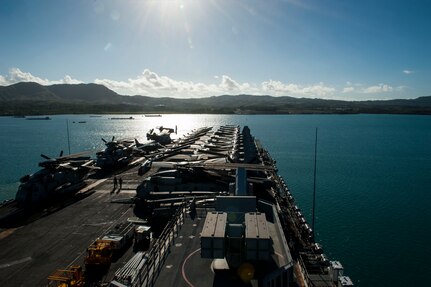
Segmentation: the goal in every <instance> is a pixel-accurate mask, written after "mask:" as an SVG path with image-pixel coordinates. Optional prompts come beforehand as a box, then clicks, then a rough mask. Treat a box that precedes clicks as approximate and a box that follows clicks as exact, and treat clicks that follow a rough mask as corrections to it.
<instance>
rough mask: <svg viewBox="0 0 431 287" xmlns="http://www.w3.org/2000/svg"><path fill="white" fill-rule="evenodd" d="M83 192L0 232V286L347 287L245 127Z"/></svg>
mask: <svg viewBox="0 0 431 287" xmlns="http://www.w3.org/2000/svg"><path fill="white" fill-rule="evenodd" d="M117 179H120V181H119V182H120V183H119V184H117ZM86 184H87V185H86V187H85V188H83V189H81V190H79V191H78V192H77V193H76V194H73V195H71V197H70V198H69V199H65V200H61V201H59V202H57V204H52V205H50V206H44V207H43V209H40V210H38V211H37V212H36V213H33V214H32V215H31V216H30V217H29V218H26V219H25V220H24V219H20V220H18V221H17V222H8V224H7V227H8V228H3V229H2V232H1V233H0V244H1V246H2V248H1V249H0V281H1V282H0V283H2V285H4V286H117V287H124V286H353V284H352V281H351V280H350V278H349V277H347V276H344V274H343V271H344V270H343V266H342V265H341V264H340V262H338V261H330V260H329V259H327V258H326V256H325V255H324V253H323V249H322V247H321V246H320V245H319V244H318V243H316V242H315V239H314V233H313V230H312V229H311V227H310V225H309V224H308V223H307V221H306V219H305V218H304V216H303V215H302V213H301V210H300V209H299V207H298V206H297V205H296V203H295V200H294V198H293V196H292V194H291V193H290V190H289V188H288V186H287V184H286V182H285V181H284V179H283V178H282V177H281V176H279V175H278V174H277V167H276V163H275V160H273V159H272V158H271V156H270V155H269V153H268V152H267V151H266V150H265V149H264V148H263V146H262V145H261V144H260V142H259V141H258V140H256V139H255V138H254V137H253V136H252V135H251V133H250V130H249V128H248V127H244V128H243V129H241V128H240V127H238V126H221V127H218V128H216V129H214V128H206V127H205V128H200V129H197V130H194V131H192V132H191V133H189V134H187V135H185V136H184V137H182V138H180V139H178V140H176V141H173V142H170V143H167V144H164V145H163V146H162V145H161V146H160V147H159V148H157V149H155V150H151V152H146V153H145V155H144V154H142V153H138V154H137V155H135V156H134V157H133V159H132V160H130V161H129V162H128V164H127V166H125V167H124V166H121V167H119V168H118V169H117V170H110V171H109V172H105V173H99V174H98V177H94V176H93V177H89V178H88V179H87V182H86ZM2 227H3V226H2Z"/></svg>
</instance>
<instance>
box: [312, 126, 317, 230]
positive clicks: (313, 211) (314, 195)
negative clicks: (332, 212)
mask: <svg viewBox="0 0 431 287" xmlns="http://www.w3.org/2000/svg"><path fill="white" fill-rule="evenodd" d="M316 163H317V128H316V136H315V140H314V179H313V180H314V184H313V209H312V227H311V228H312V229H313V238H314V230H315V229H316V226H315V224H314V219H315V210H316V166H317V165H316Z"/></svg>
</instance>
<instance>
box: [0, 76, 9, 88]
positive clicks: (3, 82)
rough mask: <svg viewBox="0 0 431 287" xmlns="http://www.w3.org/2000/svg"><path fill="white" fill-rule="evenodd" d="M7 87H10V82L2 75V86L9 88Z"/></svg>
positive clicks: (0, 82) (0, 81)
mask: <svg viewBox="0 0 431 287" xmlns="http://www.w3.org/2000/svg"><path fill="white" fill-rule="evenodd" d="M7 85H9V84H8V81H7V80H6V78H5V77H3V76H2V75H0V86H7Z"/></svg>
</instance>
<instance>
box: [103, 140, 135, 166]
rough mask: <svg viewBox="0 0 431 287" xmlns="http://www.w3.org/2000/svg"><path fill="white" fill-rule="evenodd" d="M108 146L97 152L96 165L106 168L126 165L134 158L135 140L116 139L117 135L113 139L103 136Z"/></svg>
mask: <svg viewBox="0 0 431 287" xmlns="http://www.w3.org/2000/svg"><path fill="white" fill-rule="evenodd" d="M102 141H103V142H104V143H105V145H106V148H105V149H104V150H103V151H99V152H97V153H96V157H97V160H96V166H98V167H100V168H101V169H104V170H109V169H115V168H117V167H121V166H125V165H127V164H128V163H129V162H130V161H131V160H132V152H133V147H134V142H133V141H129V140H122V141H116V140H115V136H113V137H112V139H111V141H109V142H108V141H106V140H105V139H104V138H102Z"/></svg>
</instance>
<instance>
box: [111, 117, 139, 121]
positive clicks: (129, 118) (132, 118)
mask: <svg viewBox="0 0 431 287" xmlns="http://www.w3.org/2000/svg"><path fill="white" fill-rule="evenodd" d="M134 119H135V118H134V117H128V118H111V120H134Z"/></svg>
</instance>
